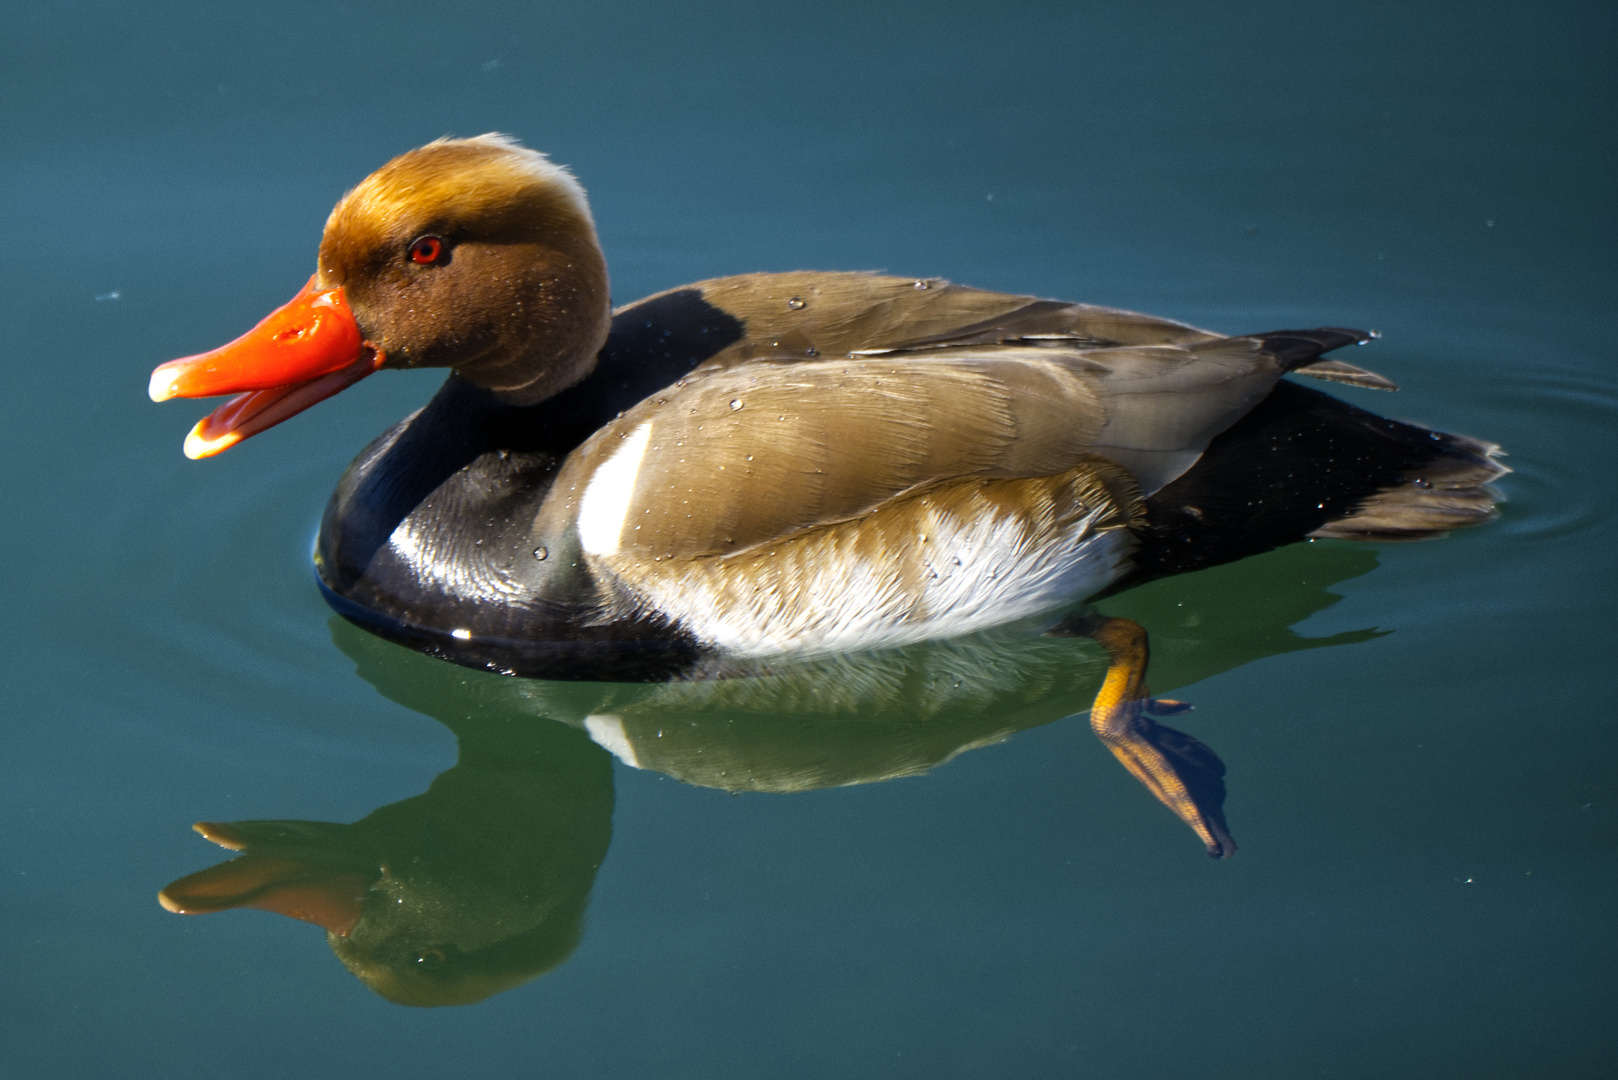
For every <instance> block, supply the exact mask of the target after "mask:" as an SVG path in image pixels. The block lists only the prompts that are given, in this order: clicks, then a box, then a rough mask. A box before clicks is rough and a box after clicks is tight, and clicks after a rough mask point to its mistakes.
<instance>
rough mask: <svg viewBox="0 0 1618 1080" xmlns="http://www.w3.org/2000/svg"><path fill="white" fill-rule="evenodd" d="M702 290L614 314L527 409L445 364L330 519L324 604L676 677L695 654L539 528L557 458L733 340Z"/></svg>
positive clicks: (433, 632) (537, 662) (437, 644)
mask: <svg viewBox="0 0 1618 1080" xmlns="http://www.w3.org/2000/svg"><path fill="white" fill-rule="evenodd" d="M742 335H743V327H742V325H741V324H740V323H739V322H737V321H736V320H735V319H734V318H732V317H731V316H729V315H727V314H725V313H724V312H723V311H720V310H719V309H717V308H714V307H712V306H711V305H709V304H707V303H706V302H704V301H703V299H702V297H701V295H700V294H699V293H698V292H696V290H689V289H688V290H681V291H678V292H673V293H668V294H665V295H663V296H659V297H655V298H653V299H651V300H648V301H645V302H643V303H641V304H637V305H635V306H633V307H630V308H627V309H625V310H624V311H623V312H620V313H619V314H618V315H617V316H616V317H615V318H614V319H613V328H612V333H611V336H610V337H609V338H608V341H607V344H606V346H605V348H604V349H603V350H602V354H601V358H600V360H599V361H598V363H597V366H596V369H595V371H594V372H593V373H592V374H591V375H590V377H589V378H587V379H586V380H585V381H584V382H582V383H580V384H578V385H577V386H575V387H573V388H571V389H570V390H567V391H565V392H563V393H562V394H559V395H557V396H556V397H554V398H552V399H550V400H548V401H544V402H541V403H539V404H537V405H530V406H521V407H519V406H510V405H505V404H502V403H501V402H499V401H497V400H496V399H495V398H494V396H493V395H492V394H491V393H489V392H488V391H486V390H483V389H481V388H479V387H476V386H474V385H472V384H471V383H468V382H467V381H466V380H464V379H462V378H460V377H459V376H456V375H451V376H450V378H449V379H448V380H447V381H446V382H445V383H444V386H443V387H442V389H440V390H439V392H438V394H437V395H436V396H435V397H434V398H433V400H432V401H431V402H430V403H429V404H428V405H427V407H426V408H425V409H423V410H421V411H420V412H419V413H416V414H415V415H414V416H411V417H408V418H407V419H405V420H403V421H401V422H400V423H398V424H396V425H395V426H394V427H393V428H391V429H390V430H388V431H387V432H386V433H384V434H383V435H382V436H381V437H380V438H378V439H377V440H376V441H375V442H373V443H372V444H371V445H370V446H368V447H366V449H365V450H364V451H363V452H362V453H361V454H360V456H359V457H357V458H355V459H354V462H353V463H352V464H351V465H350V466H349V467H348V471H347V472H346V473H345V474H344V476H343V479H342V481H341V482H340V483H339V484H338V486H337V490H336V491H335V492H333V494H332V497H331V501H330V502H329V503H328V504H327V506H326V513H325V517H324V519H323V520H322V522H321V527H320V540H319V543H318V545H317V548H316V571H317V574H318V576H319V579H320V583H321V585H322V587H323V591H324V592H325V594H326V597H327V599H328V601H329V602H330V603H331V604H332V606H333V607H334V608H336V610H337V611H338V612H339V613H340V614H342V615H343V616H345V617H346V618H349V619H351V620H353V621H354V622H356V623H358V624H360V625H361V626H364V627H365V628H366V629H368V630H371V631H373V632H375V633H378V634H380V635H382V636H383V637H387V638H390V639H392V640H395V641H398V642H400V643H401V644H405V645H408V646H410V647H412V648H415V649H418V650H421V651H423V652H428V653H431V654H434V655H438V656H442V657H444V658H445V659H449V660H453V661H455V662H457V663H461V664H466V665H468V666H472V667H487V668H491V669H493V670H497V671H503V672H506V673H510V674H520V675H527V676H534V677H545V678H575V679H612V680H647V679H660V678H668V677H670V676H672V675H674V674H677V673H678V672H679V671H681V670H683V669H684V668H685V667H687V666H688V665H689V664H690V663H691V662H692V660H693V659H694V658H695V657H696V655H697V648H696V646H695V644H694V642H692V641H691V640H690V639H689V637H688V636H686V635H684V634H682V633H680V632H678V631H676V630H674V629H673V628H672V627H670V626H669V625H668V623H667V622H666V621H665V620H663V619H661V618H659V617H657V616H655V615H650V616H649V615H644V614H639V613H629V614H625V613H622V612H619V611H616V610H615V609H614V605H613V603H612V599H613V598H612V597H611V596H610V595H608V594H606V593H605V592H604V590H603V589H602V587H601V586H600V584H599V583H598V582H597V581H596V580H595V579H594V578H593V577H592V576H591V575H590V573H589V571H588V570H587V569H586V567H585V565H584V562H583V560H582V559H581V558H580V557H579V552H578V540H577V536H576V535H575V534H574V533H573V531H572V530H571V529H569V530H568V531H567V532H565V533H563V534H561V535H557V536H539V535H536V534H535V533H534V520H535V515H536V513H537V511H538V509H539V506H540V503H541V502H543V500H544V498H545V496H546V494H547V493H548V492H549V491H550V485H551V482H552V480H553V478H554V477H555V475H556V470H557V469H558V468H559V467H560V465H561V463H562V461H563V459H565V458H566V456H567V455H568V454H569V453H570V452H572V450H573V449H574V448H576V447H577V446H578V445H579V444H580V443H581V442H583V441H584V440H585V439H586V438H588V437H589V436H590V434H591V433H592V432H594V431H595V430H597V429H598V428H599V427H600V426H601V425H602V424H604V423H606V422H607V421H608V420H610V419H611V418H613V417H614V416H616V415H617V414H618V413H619V412H621V411H622V410H624V409H627V408H629V407H630V406H632V405H634V404H635V403H636V402H638V401H640V400H641V399H643V398H645V397H646V396H647V395H649V394H651V393H653V392H655V391H657V390H659V389H661V388H663V387H665V386H668V385H669V384H671V383H673V382H675V381H676V380H677V379H679V378H680V377H681V376H683V375H684V374H686V373H687V372H689V371H690V370H691V369H692V368H694V367H695V366H696V365H697V364H699V363H701V362H702V361H703V360H706V359H708V358H709V357H710V356H713V355H714V354H715V353H717V352H719V351H720V350H721V349H723V348H725V347H726V346H728V345H730V344H732V343H734V342H736V341H738V340H740V338H741V337H742Z"/></svg>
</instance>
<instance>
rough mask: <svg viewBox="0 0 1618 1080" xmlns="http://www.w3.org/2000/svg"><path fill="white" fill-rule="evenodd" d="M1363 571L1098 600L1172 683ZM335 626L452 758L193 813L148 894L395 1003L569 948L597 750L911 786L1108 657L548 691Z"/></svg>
mask: <svg viewBox="0 0 1618 1080" xmlns="http://www.w3.org/2000/svg"><path fill="white" fill-rule="evenodd" d="M1375 564H1376V554H1375V552H1374V551H1371V550H1369V549H1366V548H1364V547H1361V546H1357V545H1349V544H1343V543H1337V542H1330V541H1328V542H1321V543H1315V544H1304V545H1294V546H1293V547H1290V548H1284V549H1281V550H1279V551H1276V552H1273V553H1271V554H1269V555H1266V556H1262V557H1258V558H1254V559H1249V560H1246V561H1244V562H1240V563H1234V564H1230V565H1227V566H1223V567H1219V568H1216V569H1213V570H1207V571H1203V572H1201V573H1197V574H1192V575H1189V576H1185V577H1180V578H1177V579H1175V581H1174V582H1173V584H1172V588H1169V587H1163V586H1160V585H1153V584H1148V585H1145V586H1143V587H1141V588H1138V589H1135V590H1133V591H1131V592H1129V593H1126V594H1123V595H1120V596H1117V597H1114V598H1113V599H1111V600H1109V601H1106V602H1104V604H1103V606H1104V607H1105V608H1106V609H1107V611H1108V613H1109V614H1116V615H1118V616H1122V617H1127V618H1129V619H1132V620H1135V621H1137V622H1140V623H1143V624H1146V625H1150V626H1152V627H1153V628H1154V630H1153V643H1154V649H1155V651H1154V656H1153V661H1152V669H1151V676H1152V683H1153V686H1154V687H1155V688H1156V689H1158V690H1160V691H1168V690H1172V689H1174V688H1176V687H1180V686H1185V685H1188V684H1190V683H1193V682H1197V681H1199V680H1201V679H1204V678H1207V677H1209V676H1211V675H1213V674H1216V673H1218V672H1221V671H1226V670H1229V669H1231V668H1233V667H1236V666H1238V665H1240V664H1243V663H1247V662H1249V661H1252V660H1256V659H1259V658H1261V657H1265V656H1271V655H1276V654H1279V653H1284V652H1290V651H1294V650H1298V649H1308V648H1318V647H1321V646H1326V645H1339V644H1347V643H1350V642H1354V641H1361V640H1364V639H1366V638H1368V637H1371V636H1374V635H1375V633H1376V631H1372V630H1361V631H1351V632H1347V633H1342V634H1337V635H1334V636H1331V637H1324V638H1305V637H1300V636H1298V635H1297V634H1296V633H1295V632H1294V631H1292V630H1291V629H1290V627H1291V626H1292V625H1293V624H1295V623H1297V622H1299V621H1301V620H1302V619H1304V618H1306V617H1307V616H1309V615H1311V614H1313V613H1314V612H1317V611H1320V610H1321V609H1323V608H1325V607H1328V606H1330V605H1331V604H1333V603H1335V602H1336V600H1337V599H1338V598H1337V597H1336V596H1334V595H1332V594H1331V593H1329V592H1327V591H1326V589H1327V587H1328V586H1330V585H1332V584H1334V583H1337V582H1340V581H1344V580H1347V579H1349V578H1352V577H1355V576H1358V575H1360V574H1363V573H1365V572H1366V571H1368V570H1370V569H1371V568H1372V567H1373V566H1375ZM331 628H332V637H333V640H334V642H335V644H336V645H337V647H338V648H339V649H341V650H342V651H343V652H344V653H345V654H346V655H348V656H349V657H350V658H351V659H352V660H353V661H354V662H355V664H356V666H357V669H358V673H359V675H360V676H361V677H362V678H364V679H365V680H366V681H368V682H370V683H371V684H372V685H373V686H375V687H376V688H377V690H378V691H379V692H380V693H382V694H383V695H384V696H385V697H388V698H390V699H392V700H394V701H396V702H398V703H400V704H402V705H404V706H406V707H407V708H410V709H413V710H416V711H418V712H421V713H424V714H426V715H428V716H431V717H433V718H434V719H436V720H438V721H440V722H441V723H443V724H444V725H445V726H447V727H448V728H450V730H451V731H453V732H454V733H455V736H456V739H457V742H458V747H459V754H458V759H457V761H456V763H455V765H454V766H453V767H452V768H450V769H448V770H446V771H445V772H444V773H442V774H441V775H439V776H438V778H437V779H436V780H434V781H433V783H432V785H431V786H430V787H429V788H428V789H427V791H426V792H424V793H423V794H421V795H418V796H415V797H414V798H410V799H405V800H403V801H401V802H397V803H394V804H392V805H389V806H384V807H382V808H380V809H378V810H376V811H374V812H373V813H371V814H369V815H368V816H366V817H365V818H362V819H361V820H359V821H356V822H353V823H352V824H347V825H344V824H335V823H329V822H314V821H241V822H232V823H213V822H205V823H201V824H199V825H198V826H197V831H198V832H200V833H201V834H202V835H203V836H205V837H206V838H208V839H209V840H212V841H214V842H215V843H218V844H221V845H222V846H224V847H227V848H230V849H231V850H233V851H238V852H240V853H241V854H240V855H238V856H237V857H236V858H234V859H232V860H230V861H228V862H225V863H221V864H219V865H217V866H214V867H211V868H209V869H206V870H202V871H200V872H198V873H195V874H191V875H189V876H187V877H183V878H181V879H180V880H178V881H176V882H174V883H173V884H171V885H169V886H168V887H167V888H165V889H164V890H163V891H162V893H161V894H160V899H161V901H162V903H163V905H164V906H165V907H167V908H168V909H169V910H171V911H176V912H181V913H186V914H198V913H203V912H215V911H223V910H227V909H230V908H237V907H254V908H260V909H264V910H269V911H274V912H277V913H279V914H282V915H287V916H290V917H292V918H297V919H302V920H304V921H306V922H311V923H314V924H317V925H319V926H321V927H323V928H324V929H325V930H326V940H327V942H328V944H329V945H330V946H331V949H332V951H333V952H335V953H336V954H337V956H338V958H339V959H340V960H341V961H342V962H343V963H344V965H346V966H347V967H348V969H349V970H350V971H352V972H353V973H354V974H355V975H356V976H358V977H359V978H360V979H361V980H362V981H363V982H365V983H366V985H368V986H369V987H371V989H373V990H375V991H376V992H377V993H379V994H381V995H382V996H383V997H386V998H388V999H390V1000H392V1001H395V1002H399V1003H401V1004H408V1005H453V1004H467V1003H470V1002H474V1001H478V1000H481V999H483V998H486V997H488V996H489V995H491V994H495V993H498V992H500V991H502V990H506V989H509V988H511V987H513V986H516V985H518V984H520V983H522V982H525V981H527V980H529V979H532V978H534V977H535V976H537V975H540V974H542V973H544V972H545V971H548V970H550V969H551V968H553V967H555V966H556V965H558V964H560V963H561V962H562V961H563V960H565V959H566V958H567V957H568V955H569V954H570V953H571V952H572V950H573V949H574V947H575V946H576V945H577V943H578V940H579V936H580V933H581V929H582V926H583V920H584V910H585V905H586V902H587V900H588V896H589V892H590V888H591V885H592V884H593V882H594V879H595V873H596V870H597V868H598V867H599V866H600V865H601V861H602V860H603V859H604V858H605V856H606V852H607V846H608V842H609V840H610V837H611V829H612V807H613V786H612V784H613V782H612V771H611V761H612V758H613V757H617V758H618V759H619V760H620V761H622V762H623V763H624V764H626V765H629V766H633V767H635V768H638V769H651V770H655V771H657V772H661V773H664V774H666V775H668V776H671V777H674V778H675V779H678V780H682V781H684V782H686V783H690V784H697V785H701V786H704V787H712V788H719V789H722V790H727V791H736V792H740V791H753V792H778V793H791V792H803V791H812V790H816V789H819V788H826V787H834V786H840V785H847V784H862V783H873V782H877V781H882V780H890V779H894V778H897V777H903V776H914V775H917V774H920V773H925V772H927V771H928V770H929V769H932V768H934V767H935V766H937V765H939V764H941V763H943V762H945V761H948V760H949V759H950V758H952V757H954V756H956V755H958V754H961V753H963V752H965V751H968V750H972V749H975V748H977V747H981V746H985V745H989V744H992V743H996V742H1000V741H1002V740H1004V739H1006V738H1009V737H1010V736H1012V735H1014V734H1015V733H1016V732H1018V731H1021V730H1024V729H1026V728H1031V727H1036V726H1039V725H1041V724H1047V723H1050V722H1052V721H1054V720H1058V719H1061V718H1063V717H1065V716H1068V715H1070V714H1072V713H1073V712H1074V711H1075V708H1076V707H1078V708H1082V707H1083V706H1084V705H1085V704H1086V703H1088V702H1089V701H1090V700H1091V699H1092V698H1093V697H1094V696H1095V694H1096V689H1097V686H1098V685H1099V684H1100V682H1101V680H1102V678H1103V676H1104V674H1105V673H1106V671H1107V668H1108V663H1107V657H1106V655H1105V654H1104V653H1103V652H1102V651H1101V650H1099V649H1097V648H1096V645H1095V643H1094V642H1092V641H1090V640H1088V639H1085V638H1069V637H1060V636H1049V635H1031V634H1028V633H1027V632H1026V631H1025V632H1022V633H1018V632H1017V631H1016V630H1015V629H1014V628H1013V629H1007V630H1001V631H997V632H995V633H992V634H984V635H979V636H977V637H972V638H967V639H962V640H955V641H945V642H929V643H923V644H919V645H916V646H912V647H909V648H904V649H893V650H886V651H883V652H879V653H869V654H863V655H855V656H835V657H827V658H823V659H820V660H815V661H807V662H799V663H794V664H781V665H777V666H772V667H760V668H759V669H757V670H755V671H752V672H750V673H747V674H745V675H739V676H737V677H731V678H724V679H709V680H702V681H687V682H675V683H663V684H615V683H577V682H573V683H566V682H546V681H538V680H524V679H513V678H507V677H503V676H499V675H494V674H485V673H480V672H475V671H470V670H468V669H465V668H461V667H457V666H454V665H450V664H446V663H443V662H442V661H439V660H435V659H432V658H430V657H427V656H423V655H421V654H419V653H416V652H414V651H411V650H409V649H405V648H401V647H399V646H396V645H392V644H389V643H387V642H385V641H383V640H381V639H379V638H377V637H374V636H373V635H371V634H368V633H365V632H364V631H361V630H359V629H357V628H355V627H353V626H351V625H350V624H348V623H347V622H344V621H343V620H341V619H337V618H334V619H333V620H332V623H331ZM733 674H734V673H733ZM1165 711H1168V707H1167V706H1165ZM1145 723H1146V724H1147V726H1148V728H1149V729H1150V730H1151V731H1152V732H1153V733H1154V735H1153V737H1154V738H1155V740H1156V742H1157V745H1159V746H1161V747H1164V748H1165V749H1166V752H1168V753H1170V755H1171V756H1173V755H1174V754H1176V753H1177V754H1178V755H1179V758H1178V760H1179V762H1180V765H1181V768H1182V774H1183V775H1186V776H1188V777H1189V778H1190V781H1191V782H1189V783H1188V787H1191V788H1192V789H1193V792H1194V794H1195V795H1196V797H1197V798H1198V800H1199V805H1200V807H1201V809H1202V811H1203V812H1204V813H1205V814H1207V815H1209V816H1210V817H1211V818H1212V819H1214V820H1215V821H1216V822H1217V824H1218V827H1219V828H1220V830H1221V831H1222V830H1223V813H1222V803H1223V799H1224V785H1223V780H1222V776H1223V773H1224V767H1223V765H1221V764H1220V762H1219V759H1218V758H1217V756H1215V755H1214V754H1213V752H1212V751H1211V750H1209V749H1208V748H1207V747H1205V746H1203V745H1202V744H1201V743H1199V742H1197V741H1196V740H1195V739H1193V738H1191V737H1190V736H1188V735H1185V734H1183V733H1181V732H1179V731H1176V730H1175V729H1173V728H1169V727H1166V726H1164V725H1162V724H1160V723H1157V722H1155V721H1146V722H1145ZM1142 811H1143V812H1147V810H1146V807H1145V805H1144V803H1143V806H1142Z"/></svg>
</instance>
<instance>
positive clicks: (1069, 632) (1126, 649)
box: [1051, 616, 1236, 859]
mask: <svg viewBox="0 0 1618 1080" xmlns="http://www.w3.org/2000/svg"><path fill="white" fill-rule="evenodd" d="M1051 633H1053V634H1058V635H1061V636H1066V637H1079V636H1083V637H1089V638H1094V639H1095V640H1096V642H1097V643H1099V644H1100V645H1101V647H1102V648H1103V649H1106V650H1107V656H1108V657H1109V659H1110V661H1111V662H1110V663H1109V664H1108V666H1107V675H1106V678H1105V679H1104V680H1103V681H1102V684H1101V691H1100V692H1099V693H1098V694H1096V699H1095V704H1093V705H1092V706H1091V707H1090V728H1091V730H1093V731H1094V732H1095V733H1096V736H1097V737H1098V738H1099V739H1100V740H1101V741H1102V743H1103V744H1104V745H1105V746H1106V747H1107V749H1108V750H1111V751H1112V753H1113V756H1114V757H1116V758H1117V759H1118V760H1119V761H1121V762H1123V765H1124V768H1126V769H1128V770H1129V771H1130V773H1131V774H1133V775H1134V777H1135V779H1137V780H1139V781H1140V782H1141V783H1142V784H1144V785H1146V790H1147V791H1150V792H1151V793H1152V794H1153V795H1155V796H1156V797H1157V800H1158V801H1159V802H1161V803H1162V804H1163V805H1164V806H1166V807H1168V808H1169V809H1170V810H1172V811H1174V812H1175V813H1176V814H1177V815H1179V817H1180V820H1181V821H1184V822H1185V823H1186V824H1187V825H1189V826H1191V829H1192V831H1193V832H1195V833H1196V834H1197V836H1198V838H1199V839H1201V840H1202V843H1203V846H1204V847H1206V848H1207V849H1208V854H1209V855H1211V856H1213V857H1214V858H1216V859H1228V858H1229V857H1230V856H1232V855H1234V854H1235V853H1236V841H1234V840H1232V839H1231V837H1230V831H1229V829H1228V828H1227V827H1226V825H1225V809H1224V807H1225V764H1224V762H1222V761H1220V760H1219V755H1218V754H1216V753H1214V752H1213V751H1212V750H1211V749H1209V748H1208V747H1207V746H1206V745H1205V744H1204V743H1202V742H1200V741H1198V740H1197V739H1194V738H1192V737H1191V736H1190V735H1187V734H1186V733H1185V732H1183V731H1179V730H1177V729H1175V728H1171V727H1168V726H1167V725H1165V724H1160V723H1158V722H1157V721H1156V720H1154V719H1152V717H1151V716H1150V715H1148V714H1149V713H1155V714H1157V715H1159V716H1175V715H1178V714H1180V713H1184V712H1188V711H1190V708H1191V706H1190V705H1188V704H1186V703H1185V702H1183V701H1173V700H1169V699H1165V698H1149V697H1147V696H1146V689H1145V686H1144V682H1145V676H1146V664H1147V660H1148V650H1147V645H1146V630H1145V629H1144V628H1143V627H1142V626H1141V625H1140V624H1139V623H1134V622H1130V621H1129V620H1128V619H1114V618H1109V617H1106V616H1090V617H1086V618H1081V619H1074V620H1070V621H1069V622H1067V623H1064V624H1062V625H1061V626H1059V627H1057V628H1055V629H1054V630H1052V631H1051Z"/></svg>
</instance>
